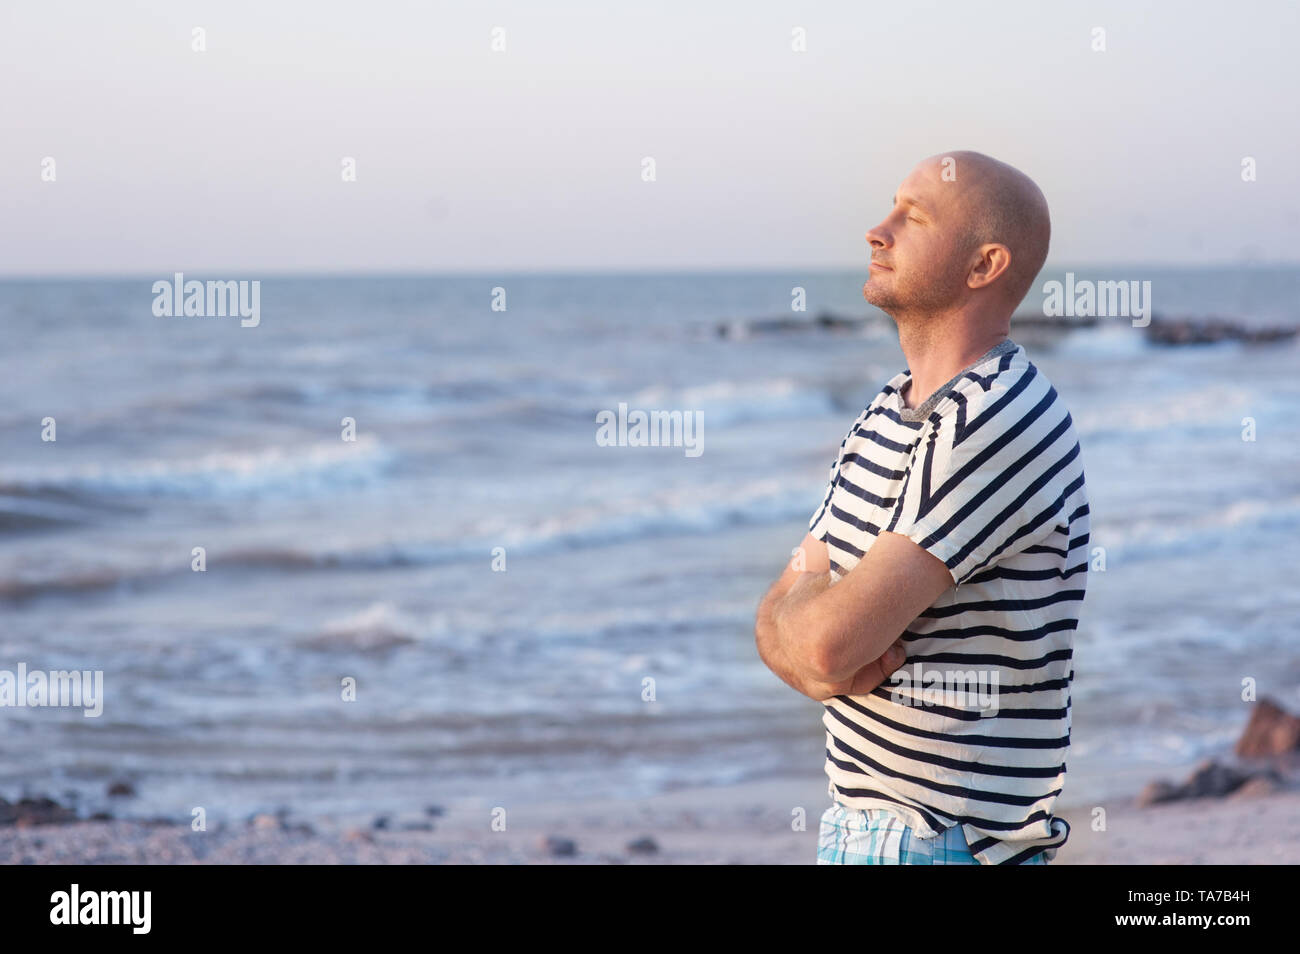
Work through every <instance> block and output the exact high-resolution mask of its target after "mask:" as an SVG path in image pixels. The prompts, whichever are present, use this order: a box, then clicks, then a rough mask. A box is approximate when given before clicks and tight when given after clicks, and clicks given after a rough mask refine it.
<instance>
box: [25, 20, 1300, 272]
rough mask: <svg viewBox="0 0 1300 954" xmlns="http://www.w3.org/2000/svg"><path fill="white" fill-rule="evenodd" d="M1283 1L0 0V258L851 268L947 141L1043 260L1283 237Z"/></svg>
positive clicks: (1286, 43) (151, 265) (1208, 253)
mask: <svg viewBox="0 0 1300 954" xmlns="http://www.w3.org/2000/svg"><path fill="white" fill-rule="evenodd" d="M1298 10H1300V4H1295V3H1291V2H1286V0H1277V2H1251V0H1246V2H1240V3H1235V4H1233V5H1231V6H1225V5H1222V4H1212V3H1207V2H1173V0H1169V2H1163V3H1155V2H1148V3H1143V2H1118V3H1088V4H1083V3H1042V2H1003V0H999V2H998V3H996V4H971V3H953V2H932V3H922V2H897V3H893V4H878V3H867V2H861V0H858V2H847V0H846V2H825V0H819V2H799V3H790V2H786V3H780V2H767V0H745V2H716V3H708V2H699V0H696V2H683V0H657V2H655V3H637V4H630V3H624V4H619V3H611V2H608V0H606V2H581V3H580V2H563V0H547V2H532V0H528V2H512V3H493V2H482V3H479V2H476V3H458V4H453V3H429V2H392V0H370V2H365V3H360V2H335V0H317V2H296V0H295V2H278V3H267V2H247V0H219V2H188V0H180V2H162V0H159V2H104V0H85V2H67V0H5V3H4V5H3V10H2V12H0V88H3V90H4V91H5V92H4V94H3V97H0V216H2V217H3V227H0V274H3V275H9V276H21V275H60V274H65V275H111V274H159V273H161V274H167V273H170V272H172V271H177V270H180V271H185V270H188V271H191V272H200V271H208V272H221V273H223V274H238V275H243V274H246V273H252V272H258V273H263V272H334V271H342V272H348V273H359V272H371V271H374V272H389V271H415V272H442V271H472V272H480V271H482V272H492V271H508V272H519V271H550V270H558V271H622V270H633V271H636V270H674V269H685V270H702V269H713V268H721V269H742V270H748V269H765V268H826V269H832V268H861V267H863V266H864V264H865V261H866V259H867V255H868V246H867V244H866V241H865V239H864V238H863V233H864V232H865V231H866V230H867V229H868V228H870V227H871V226H873V225H875V224H876V223H877V222H878V221H879V220H880V219H881V218H883V217H884V216H885V214H886V213H887V211H888V209H889V205H890V200H891V197H892V195H893V193H894V190H895V188H896V186H897V185H898V183H899V182H900V181H901V180H902V179H903V178H904V177H905V176H906V175H907V173H908V171H909V170H910V169H911V168H912V166H913V165H914V164H915V163H916V162H917V161H918V160H919V159H921V158H923V157H925V156H929V155H934V154H941V153H944V152H947V151H952V150H957V149H975V150H979V151H981V152H986V153H988V154H990V155H993V156H995V157H997V158H1000V159H1003V160H1005V161H1007V162H1010V163H1011V164H1012V165H1015V166H1017V167H1018V168H1020V169H1022V170H1024V171H1025V172H1026V173H1028V174H1029V175H1030V176H1031V177H1033V178H1034V180H1035V181H1036V182H1038V184H1039V185H1040V186H1041V187H1042V189H1043V191H1044V193H1045V194H1046V195H1047V198H1048V201H1049V204H1050V206H1051V211H1052V219H1053V241H1052V250H1051V255H1050V257H1049V266H1050V265H1053V264H1056V265H1059V264H1061V263H1075V264H1081V265H1083V264H1094V263H1102V264H1110V263H1117V262H1130V263H1133V262H1140V263H1144V264H1161V265H1189V266H1196V265H1203V264H1215V265H1223V264H1228V265H1232V264H1241V263H1272V262H1276V263H1297V262H1300V165H1297V163H1296V161H1295V157H1297V156H1300V123H1297V122H1296V120H1295V108H1294V103H1293V99H1294V97H1295V95H1296V93H1297V91H1300V57H1297V55H1296V53H1295V52H1294V49H1293V47H1294V45H1295V42H1296V39H1297V36H1298V35H1300V31H1298V30H1297V27H1298V26H1300V12H1298ZM196 28H198V29H201V30H202V31H203V32H202V40H203V44H202V45H203V46H204V47H205V48H204V49H203V50H196V49H194V46H195V43H196V40H195V36H196V34H195V32H194V31H195V30H196ZM1097 28H1100V29H1102V30H1104V45H1105V48H1104V50H1098V49H1094V46H1095V45H1097V41H1098V34H1097V33H1096V32H1095V31H1096V29H1097ZM498 29H499V31H501V32H498V33H496V34H494V30H498ZM797 30H801V31H802V34H801V35H802V36H803V37H804V38H805V43H806V49H803V50H796V49H793V46H794V45H795V43H796V31H797ZM494 35H495V36H496V38H497V39H498V41H499V40H500V38H501V37H504V44H505V49H504V50H494V49H493V48H492V46H493V41H494ZM647 157H649V158H651V159H653V161H654V179H653V181H647V180H646V179H645V177H644V169H645V165H644V160H645V159H646V158H647ZM1247 157H1249V158H1250V159H1252V160H1253V161H1254V165H1255V180H1254V181H1249V182H1248V181H1243V178H1242V163H1243V160H1244V159H1246V158H1247ZM349 158H350V159H352V160H354V161H355V181H345V178H344V174H343V172H344V168H343V167H344V161H345V159H349ZM50 160H53V162H52V163H51V162H50ZM51 173H52V176H53V178H52V181H51V178H50V176H51Z"/></svg>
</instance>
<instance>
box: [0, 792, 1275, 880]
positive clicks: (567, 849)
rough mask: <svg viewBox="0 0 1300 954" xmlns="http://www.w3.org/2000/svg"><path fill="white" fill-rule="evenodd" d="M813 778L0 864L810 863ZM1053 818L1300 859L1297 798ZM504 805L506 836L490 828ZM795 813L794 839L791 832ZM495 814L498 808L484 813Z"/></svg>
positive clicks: (1092, 836) (269, 828)
mask: <svg viewBox="0 0 1300 954" xmlns="http://www.w3.org/2000/svg"><path fill="white" fill-rule="evenodd" d="M828 805H829V801H828V799H827V797H826V783H825V778H824V777H821V778H816V777H814V778H798V779H792V778H773V779H767V780H762V781H758V782H753V783H748V784H743V785H728V786H718V787H710V788H689V789H679V790H676V791H673V792H668V793H664V794H660V795H655V796H652V797H650V798H646V799H639V800H618V799H605V800H587V801H579V802H548V803H544V804H543V803H538V804H523V805H519V806H517V807H514V808H511V807H510V806H492V805H488V804H486V803H476V802H472V801H470V802H462V803H459V804H457V805H454V806H451V807H448V808H446V809H444V810H443V812H442V814H441V815H438V816H436V817H434V818H425V819H423V820H414V819H397V820H390V819H384V820H383V824H382V825H380V824H379V822H378V821H374V822H371V823H370V824H366V823H364V822H361V821H359V820H357V819H345V818H319V819H307V820H300V819H288V818H284V817H281V818H276V817H275V816H270V815H259V816H257V817H256V818H254V819H252V820H250V821H248V822H234V823H219V824H215V825H213V826H212V827H211V828H210V829H209V830H208V831H206V832H194V831H191V830H190V827H189V825H188V824H184V823H175V824H173V823H168V822H162V821H156V822H149V821H123V820H111V821H105V820H100V821H75V822H57V823H54V824H41V825H32V826H28V827H14V826H7V827H4V828H0V864H815V863H816V849H817V827H818V821H819V819H820V816H821V813H822V811H823V810H824V809H825V808H826V807H827V806H828ZM1098 807H1100V808H1103V809H1104V814H1105V830H1093V827H1094V826H1093V820H1094V817H1096V808H1095V807H1089V806H1075V807H1072V808H1061V809H1059V810H1058V811H1057V814H1058V815H1059V816H1061V817H1063V818H1064V819H1065V820H1066V821H1068V822H1069V824H1070V837H1069V840H1068V841H1067V842H1066V844H1065V845H1064V846H1063V847H1062V848H1061V849H1060V850H1059V852H1058V854H1057V857H1056V859H1055V861H1054V862H1053V864H1054V865H1061V864H1067V865H1069V864H1295V863H1300V790H1298V789H1297V788H1296V787H1295V786H1294V785H1289V786H1287V787H1285V788H1282V789H1280V790H1278V791H1274V792H1268V793H1262V794H1252V793H1243V794H1242V795H1232V796H1227V797H1204V798H1195V799H1186V800H1181V801H1176V802H1168V803H1162V804H1156V805H1151V806H1148V807H1139V806H1138V804H1137V796H1130V797H1127V798H1118V799H1109V800H1106V801H1105V802H1103V803H1101V804H1100V806H1098ZM494 808H505V809H506V813H505V821H506V825H505V830H504V831H501V830H495V831H494V830H493V827H492V824H493V822H492V819H493V809H494ZM800 809H801V810H802V811H803V819H804V826H805V827H804V830H803V831H798V830H795V829H794V827H793V822H794V820H795V818H796V811H797V810H800ZM496 814H497V816H498V817H499V815H500V812H497V813H496Z"/></svg>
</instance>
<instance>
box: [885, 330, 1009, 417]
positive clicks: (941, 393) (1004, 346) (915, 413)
mask: <svg viewBox="0 0 1300 954" xmlns="http://www.w3.org/2000/svg"><path fill="white" fill-rule="evenodd" d="M1019 347H1020V345H1018V344H1016V343H1015V342H1014V341H1012V340H1011V339H1010V338H1004V339H1003V340H1002V341H999V342H998V343H997V344H995V345H994V346H993V347H992V348H989V350H988V351H986V352H984V354H983V355H981V356H980V357H978V358H976V359H975V361H974V362H972V363H971V364H968V365H966V367H964V368H962V369H961V370H960V371H958V372H957V373H956V374H954V375H953V376H952V377H951V378H949V379H948V383H947V384H945V385H943V386H942V387H941V388H939V389H938V390H937V391H935V392H934V393H933V394H931V395H930V396H929V397H928V398H926V399H925V400H924V401H922V402H921V404H920V405H918V406H917V407H913V408H908V407H903V408H901V409H900V410H899V412H898V416H899V417H901V418H902V419H903V420H905V421H924V420H925V419H926V418H927V417H929V416H930V412H931V411H933V410H934V406H935V405H936V404H938V403H939V402H940V401H942V400H943V399H944V397H945V396H946V395H947V394H948V393H949V392H950V391H951V390H952V389H953V386H954V385H956V383H957V382H958V381H960V380H961V376H962V375H963V374H965V373H966V372H967V371H970V370H972V369H974V368H976V367H978V366H979V365H981V364H983V363H984V362H985V361H987V360H988V359H989V358H992V357H995V356H997V355H1000V354H1005V353H1006V352H1008V351H1015V350H1016V349H1017V348H1019ZM911 380H912V375H911V370H910V369H909V370H908V377H907V381H905V382H903V383H904V384H910V382H911ZM898 400H899V403H900V404H901V403H902V401H903V395H902V392H901V391H900V392H899V395H898Z"/></svg>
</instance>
